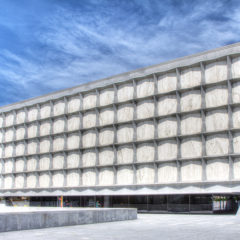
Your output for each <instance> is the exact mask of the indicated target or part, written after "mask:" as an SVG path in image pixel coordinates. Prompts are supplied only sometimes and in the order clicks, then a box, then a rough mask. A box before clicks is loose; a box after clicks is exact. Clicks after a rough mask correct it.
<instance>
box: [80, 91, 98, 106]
mask: <svg viewBox="0 0 240 240" xmlns="http://www.w3.org/2000/svg"><path fill="white" fill-rule="evenodd" d="M96 104H97V95H96V93H95V92H90V93H87V94H85V95H84V96H83V109H88V108H93V107H96Z"/></svg>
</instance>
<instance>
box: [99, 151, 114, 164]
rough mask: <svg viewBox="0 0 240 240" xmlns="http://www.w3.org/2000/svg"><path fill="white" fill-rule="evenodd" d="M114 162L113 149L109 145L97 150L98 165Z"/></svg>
mask: <svg viewBox="0 0 240 240" xmlns="http://www.w3.org/2000/svg"><path fill="white" fill-rule="evenodd" d="M113 162H114V151H113V149H112V148H111V147H107V148H102V149H101V150H100V151H99V165H110V164H113Z"/></svg>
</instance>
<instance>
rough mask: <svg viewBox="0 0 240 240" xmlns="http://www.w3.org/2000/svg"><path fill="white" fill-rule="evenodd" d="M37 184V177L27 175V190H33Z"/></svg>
mask: <svg viewBox="0 0 240 240" xmlns="http://www.w3.org/2000/svg"><path fill="white" fill-rule="evenodd" d="M36 184H37V177H36V175H35V174H32V173H30V174H28V175H27V187H28V188H35V187H36Z"/></svg>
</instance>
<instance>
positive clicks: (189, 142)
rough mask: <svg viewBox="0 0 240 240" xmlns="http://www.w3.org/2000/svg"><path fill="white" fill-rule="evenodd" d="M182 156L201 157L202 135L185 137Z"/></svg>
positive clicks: (182, 143) (182, 144)
mask: <svg viewBox="0 0 240 240" xmlns="http://www.w3.org/2000/svg"><path fill="white" fill-rule="evenodd" d="M181 155H182V158H191V157H200V156H201V155H202V140H201V138H200V137H191V138H186V139H183V140H182V142H181Z"/></svg>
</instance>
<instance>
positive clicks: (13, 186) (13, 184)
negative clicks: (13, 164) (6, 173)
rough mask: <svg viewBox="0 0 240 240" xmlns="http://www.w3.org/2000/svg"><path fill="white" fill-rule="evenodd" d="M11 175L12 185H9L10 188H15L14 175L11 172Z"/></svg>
mask: <svg viewBox="0 0 240 240" xmlns="http://www.w3.org/2000/svg"><path fill="white" fill-rule="evenodd" d="M11 176H12V186H11V188H15V175H14V174H13V173H12V174H11Z"/></svg>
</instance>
